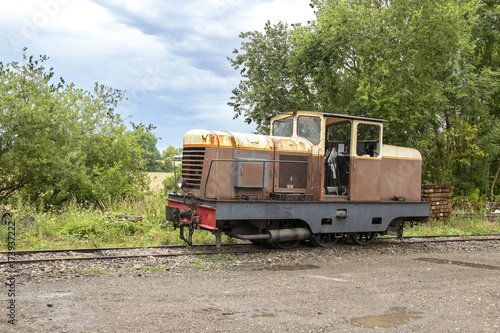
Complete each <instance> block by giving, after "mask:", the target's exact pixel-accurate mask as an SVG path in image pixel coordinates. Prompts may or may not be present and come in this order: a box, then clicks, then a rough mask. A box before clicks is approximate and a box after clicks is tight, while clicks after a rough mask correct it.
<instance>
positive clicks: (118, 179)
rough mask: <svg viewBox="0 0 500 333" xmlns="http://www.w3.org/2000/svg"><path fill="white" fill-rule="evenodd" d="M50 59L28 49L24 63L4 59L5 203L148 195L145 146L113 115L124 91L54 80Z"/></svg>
mask: <svg viewBox="0 0 500 333" xmlns="http://www.w3.org/2000/svg"><path fill="white" fill-rule="evenodd" d="M46 61H47V57H46V56H40V58H38V59H35V58H34V57H33V56H30V57H28V56H26V54H25V55H24V58H23V61H22V62H21V63H19V62H12V63H9V64H6V65H4V64H2V63H0V110H1V111H0V201H4V202H5V201H7V200H8V199H9V198H11V197H12V196H13V195H14V194H16V195H18V196H20V197H21V198H23V199H25V200H29V201H32V202H36V201H39V200H42V201H43V203H44V204H45V205H49V204H52V205H58V204H60V203H62V202H64V201H67V200H69V199H76V200H77V201H79V202H83V201H98V200H104V199H107V198H110V197H113V198H121V197H138V196H141V195H142V193H143V190H144V189H145V186H146V184H147V183H146V175H145V174H144V173H143V172H142V171H141V168H142V164H143V159H142V157H141V150H140V147H139V146H138V145H137V142H136V140H135V138H134V136H133V135H132V134H131V132H130V131H127V130H126V128H125V126H124V125H123V123H122V120H121V118H120V116H119V115H118V114H116V113H114V110H115V108H116V106H117V103H118V102H119V101H120V100H121V99H122V97H123V92H121V91H119V90H115V89H112V88H109V87H106V86H103V85H99V84H97V83H96V85H95V88H94V90H93V91H92V92H88V91H84V90H82V89H77V88H76V87H75V86H74V85H73V84H66V83H65V82H64V80H63V79H62V78H61V79H60V81H59V82H58V83H57V84H53V83H51V80H52V78H53V76H54V72H53V69H52V68H50V69H49V70H47V69H46V68H45V67H44V62H46Z"/></svg>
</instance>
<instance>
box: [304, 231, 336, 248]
mask: <svg viewBox="0 0 500 333" xmlns="http://www.w3.org/2000/svg"><path fill="white" fill-rule="evenodd" d="M339 239H340V238H337V237H335V234H312V236H311V238H310V240H311V243H313V244H314V246H317V247H332V246H333V245H335V243H337V242H338V241H339Z"/></svg>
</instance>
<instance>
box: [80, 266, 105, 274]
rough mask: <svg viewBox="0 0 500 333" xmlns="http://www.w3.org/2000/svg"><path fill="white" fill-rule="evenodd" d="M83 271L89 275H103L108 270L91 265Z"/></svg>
mask: <svg viewBox="0 0 500 333" xmlns="http://www.w3.org/2000/svg"><path fill="white" fill-rule="evenodd" d="M83 273H84V274H88V275H103V274H106V273H107V271H106V270H105V269H102V268H100V267H90V268H86V269H84V270H83Z"/></svg>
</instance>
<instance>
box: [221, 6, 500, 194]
mask: <svg viewBox="0 0 500 333" xmlns="http://www.w3.org/2000/svg"><path fill="white" fill-rule="evenodd" d="M494 2H495V3H496V2H497V1H493V0H479V1H475V0H474V1H472V0H459V1H455V0H395V1H388V0H313V1H312V6H313V7H314V8H315V10H316V17H317V19H316V20H315V21H314V22H311V23H310V24H309V25H307V26H304V27H302V26H293V27H294V29H293V30H291V31H289V30H288V29H286V25H284V24H282V23H280V24H277V25H275V26H271V25H270V24H269V23H268V24H266V26H265V27H264V32H265V33H259V32H249V33H245V34H241V35H240V37H242V38H247V39H248V41H247V42H245V43H242V48H241V50H242V52H243V53H242V54H239V55H238V56H237V57H236V59H235V60H232V59H230V60H231V64H232V65H233V67H235V69H239V68H240V67H239V66H241V67H242V70H241V73H242V76H243V78H244V80H243V81H242V82H240V85H239V87H238V88H237V89H235V90H234V91H233V97H232V100H233V101H234V102H231V103H229V105H231V106H233V108H234V111H235V113H236V115H237V116H238V115H240V114H241V113H242V112H244V113H245V116H246V117H247V119H246V120H247V122H251V121H255V122H256V123H257V126H258V130H259V131H261V132H265V131H266V130H267V128H266V126H267V123H265V122H264V119H266V118H267V117H268V116H270V115H272V114H273V113H274V112H275V111H276V110H278V111H284V110H285V109H287V108H288V109H287V111H288V110H295V109H297V108H304V109H306V108H307V109H309V110H312V111H322V112H331V113H343V114H350V115H356V116H367V117H375V118H383V119H387V120H389V123H388V124H387V126H386V128H385V131H384V134H385V139H384V140H385V142H386V143H389V144H395V145H400V146H409V147H415V148H418V149H419V150H420V151H421V152H422V153H423V155H424V170H423V171H424V181H426V182H430V183H436V182H438V183H441V182H446V183H451V184H453V185H454V186H455V193H457V194H464V195H466V194H467V193H468V192H470V191H474V190H475V189H476V188H479V189H481V192H482V193H483V194H486V193H487V191H488V184H491V183H493V185H492V186H493V187H494V186H495V180H496V179H498V177H496V178H495V177H494V175H495V172H496V171H497V170H500V165H498V161H499V160H500V152H499V147H500V138H499V136H498V133H499V132H500V130H499V125H498V124H499V123H500V122H499V121H498V117H499V112H498V105H499V104H498V102H499V100H498V98H499V96H500V89H499V81H500V80H498V75H499V72H498V58H499V57H498V45H499V44H498V40H499V33H498V5H497V4H494ZM235 53H237V54H238V51H236V52H235ZM277 83H279V84H277ZM280 88H281V89H280ZM267 101H279V103H277V102H276V103H274V104H272V103H269V102H267ZM287 101H288V102H287ZM495 161H497V162H495ZM494 162H495V163H494ZM492 165H495V167H492ZM497 165H498V169H497V168H496V166H497ZM493 192H494V191H493V190H492V191H491V196H493Z"/></svg>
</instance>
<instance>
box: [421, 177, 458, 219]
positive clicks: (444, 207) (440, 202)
mask: <svg viewBox="0 0 500 333" xmlns="http://www.w3.org/2000/svg"><path fill="white" fill-rule="evenodd" d="M452 196H453V189H452V187H451V185H422V199H423V200H425V201H428V202H430V203H431V218H433V219H436V220H439V221H447V220H448V219H449V218H450V216H451V212H452V210H453V209H452V204H451V198H452Z"/></svg>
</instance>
